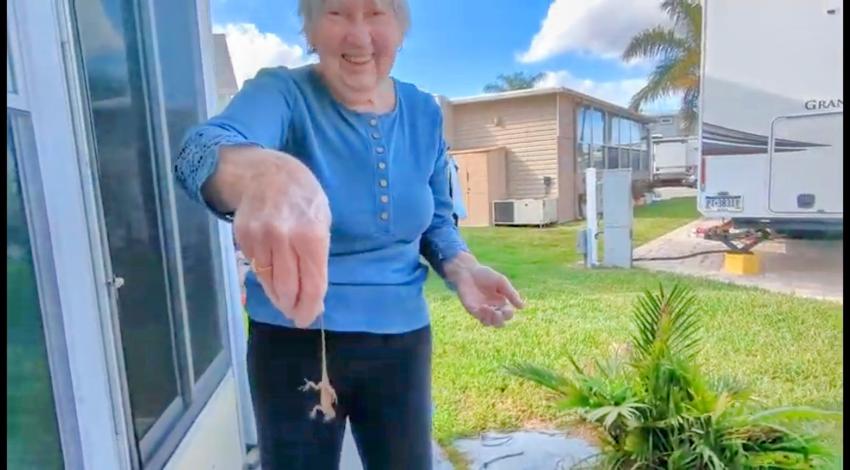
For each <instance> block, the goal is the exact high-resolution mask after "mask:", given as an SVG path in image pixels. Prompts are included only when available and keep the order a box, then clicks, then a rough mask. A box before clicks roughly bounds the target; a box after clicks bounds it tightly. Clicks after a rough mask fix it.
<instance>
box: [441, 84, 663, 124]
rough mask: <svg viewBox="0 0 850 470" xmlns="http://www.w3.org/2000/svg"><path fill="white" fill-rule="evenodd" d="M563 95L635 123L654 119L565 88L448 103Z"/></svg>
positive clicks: (500, 94) (525, 91) (469, 98)
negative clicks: (630, 119)
mask: <svg viewBox="0 0 850 470" xmlns="http://www.w3.org/2000/svg"><path fill="white" fill-rule="evenodd" d="M560 93H563V94H565V95H568V96H570V97H571V98H573V99H575V100H577V101H579V102H581V103H587V104H591V105H595V106H598V107H600V108H603V109H605V110H607V111H613V112H616V113H617V114H621V115H623V116H626V117H629V118H632V119H634V120H636V121H641V122H646V123H649V122H654V121H655V118H653V117H651V116H647V115H645V114H641V113H636V112H634V111H632V110H630V109H628V108H624V107H622V106H619V105H616V104H614V103H610V102H608V101H605V100H601V99H599V98H594V97H593V96H590V95H585V94H584V93H580V92H578V91H575V90H572V89H570V88H566V87H541V88H529V89H526V90H514V91H504V92H501V93H486V94H483V95H475V96H469V97H463V98H454V99H450V100H449V102H450V103H451V104H453V105H464V104H470V103H483V102H489V101H500V100H509V99H520V98H525V97H529V96H543V95H550V94H560Z"/></svg>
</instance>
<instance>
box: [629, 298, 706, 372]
mask: <svg viewBox="0 0 850 470" xmlns="http://www.w3.org/2000/svg"><path fill="white" fill-rule="evenodd" d="M695 305H696V297H695V296H694V295H693V293H692V291H690V290H689V289H688V288H686V287H684V286H682V285H679V284H677V285H676V286H674V287H673V289H672V290H671V291H670V293H669V294H667V293H665V292H664V289H663V288H661V289H659V292H658V293H657V294H656V293H653V292H649V291H647V292H645V293H644V295H643V296H642V297H641V298H640V299H639V300H638V302H637V305H636V307H635V329H636V330H637V333H636V334H635V335H634V336H633V342H634V347H635V351H636V352H637V359H638V360H646V359H648V358H650V357H653V356H655V355H657V354H668V353H669V354H671V355H673V356H683V357H688V358H689V357H692V356H693V355H695V354H696V353H697V352H698V347H699V317H698V313H699V312H698V310H697V309H696V308H695Z"/></svg>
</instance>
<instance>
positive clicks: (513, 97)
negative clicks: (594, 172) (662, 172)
mask: <svg viewBox="0 0 850 470" xmlns="http://www.w3.org/2000/svg"><path fill="white" fill-rule="evenodd" d="M437 100H438V102H439V103H440V106H441V108H442V110H443V116H444V122H445V127H444V132H445V135H446V140H447V142H448V145H449V147H450V153H451V154H452V156H454V158H455V160H456V161H457V163H458V166H459V177H460V182H461V190H462V191H463V194H464V202H465V203H466V207H467V212H468V217H467V218H466V219H465V220H462V221H461V225H466V226H482V225H493V223H494V209H493V202H494V201H499V200H529V199H530V200H547V204H548V205H552V206H554V208H553V210H554V212H555V214H556V216H555V217H554V218H555V219H556V221H557V222H566V221H570V220H574V219H577V218H581V217H583V206H584V204H583V195H584V176H583V175H584V173H583V170H584V169H585V168H587V167H588V166H593V167H596V168H599V169H616V168H631V169H632V171H633V178H634V179H635V180H649V178H650V173H651V172H650V170H651V168H652V164H651V160H652V159H651V147H650V145H649V140H648V132H647V129H648V128H647V125H648V124H649V123H650V122H652V118H650V117H648V116H644V115H642V114H638V113H635V112H633V111H630V110H628V109H626V108H623V107H620V106H617V105H614V104H612V103H608V102H605V101H602V100H599V99H596V98H593V97H591V96H587V95H584V94H581V93H578V92H576V91H573V90H570V89H567V88H536V89H529V90H520V91H510V92H504V93H493V94H487V95H481V96H475V97H471V98H460V99H451V100H449V99H447V98H445V97H442V96H438V97H437ZM532 202H533V201H532Z"/></svg>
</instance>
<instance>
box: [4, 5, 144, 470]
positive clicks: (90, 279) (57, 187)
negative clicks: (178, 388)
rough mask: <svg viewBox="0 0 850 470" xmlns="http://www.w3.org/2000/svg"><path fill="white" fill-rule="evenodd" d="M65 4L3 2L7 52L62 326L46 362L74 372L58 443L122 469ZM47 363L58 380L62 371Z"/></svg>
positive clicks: (81, 463) (73, 459)
mask: <svg viewBox="0 0 850 470" xmlns="http://www.w3.org/2000/svg"><path fill="white" fill-rule="evenodd" d="M64 8H65V5H64V2H62V1H53V0H8V2H7V14H8V16H7V18H8V19H7V22H8V23H7V24H9V27H10V30H17V31H16V38H15V39H16V42H17V43H18V45H19V48H18V50H17V51H16V53H13V56H15V55H16V56H17V57H16V58H18V59H19V60H18V64H16V65H17V66H18V68H19V69H21V74H20V75H19V76H21V77H26V79H25V80H24V79H19V80H18V82H19V84H20V85H21V86H22V87H24V88H25V93H24V96H25V97H26V100H25V101H26V106H27V107H28V109H27V110H28V111H29V112H30V113H31V116H32V123H33V133H34V135H35V146H36V149H37V154H38V162H37V167H38V177H39V179H40V181H41V186H42V188H43V189H44V190H43V196H44V215H45V219H46V221H47V231H48V234H49V240H50V246H49V251H50V254H51V255H52V259H53V264H54V268H55V278H56V284H57V297H58V304H59V311H60V312H61V322H60V324H59V325H58V329H60V330H61V333H60V334H61V335H62V336H63V339H64V349H63V350H57V349H56V348H53V350H50V351H49V353H50V355H51V356H52V358H51V359H52V360H51V362H52V363H57V362H60V361H57V360H56V359H57V358H59V359H63V360H64V361H62V362H65V363H66V364H67V367H68V373H69V377H70V381H69V383H67V384H66V387H68V388H69V390H59V391H58V392H59V394H60V395H61V394H64V393H68V394H70V395H71V396H72V402H73V415H71V416H73V417H74V419H73V421H74V422H73V423H70V424H69V423H67V422H66V423H62V424H60V428H61V429H62V431H63V432H62V434H63V436H62V444H63V446H67V444H68V443H74V442H78V445H79V447H78V449H75V448H74V447H71V448H69V449H64V448H63V452H64V453H66V455H65V459H66V466H68V465H71V466H68V468H84V469H98V468H110V469H116V470H125V469H129V468H131V466H130V461H129V458H130V453H129V451H128V449H127V448H126V445H124V443H126V442H128V439H127V436H126V434H125V429H126V428H125V427H124V426H123V425H122V424H121V415H120V413H118V412H116V408H115V407H114V404H115V403H116V401H115V400H116V398H117V397H116V396H115V389H114V387H113V383H112V378H114V377H115V375H114V369H113V367H114V366H115V364H112V363H110V362H111V361H110V360H109V358H110V351H111V350H112V348H111V347H110V345H109V343H108V342H107V341H108V338H109V337H110V334H109V328H108V325H107V324H106V323H105V319H106V318H108V315H107V312H108V310H105V308H106V305H107V304H104V303H103V301H102V298H101V295H102V294H101V293H102V291H103V289H104V288H105V287H106V286H105V279H104V278H102V277H100V276H98V273H97V271H96V266H97V264H98V263H97V260H99V259H100V258H99V256H100V253H99V252H98V251H97V250H94V249H93V246H96V243H97V240H93V237H96V236H97V233H96V232H92V230H90V226H89V221H90V214H89V213H88V211H87V204H86V202H87V201H86V199H87V195H86V191H85V190H84V188H85V187H86V186H85V184H87V182H86V181H85V178H84V176H83V175H84V174H85V172H83V171H81V169H83V168H85V166H83V165H85V164H87V157H88V155H87V154H86V146H85V141H79V140H78V139H77V134H75V126H74V120H75V117H78V116H73V115H72V111H71V110H72V109H74V106H73V105H72V102H73V100H75V99H77V97H76V95H75V94H74V93H73V92H71V90H75V88H73V85H74V84H75V82H74V81H73V80H70V79H69V76H68V75H67V72H68V69H67V68H66V67H65V65H66V64H67V63H72V62H69V61H70V60H71V59H72V57H70V56H69V54H70V52H71V48H70V47H68V45H69V44H70V42H69V40H68V37H69V36H68V35H67V34H66V33H67V29H66V28H65V27H64V26H65V23H64V21H63V20H64V19H65V13H66V11H64ZM12 104H14V103H12ZM19 104H20V103H18V105H19ZM80 144H81V145H80ZM45 235H47V234H45ZM52 369H53V370H52V371H51V372H52V373H51V376H52V377H53V379H54V381H56V379H57V372H58V373H61V371H57V370H55V368H52ZM58 378H60V379H61V377H58ZM60 383H61V382H60ZM57 415H58V416H59V420H60V422H61V421H63V419H66V418H64V416H67V415H68V413H66V412H63V410H62V406H61V403H58V402H57ZM69 451H70V452H71V454H72V455H68V452H69ZM74 453H78V455H77V456H74V455H73V454H74ZM77 459H78V460H77Z"/></svg>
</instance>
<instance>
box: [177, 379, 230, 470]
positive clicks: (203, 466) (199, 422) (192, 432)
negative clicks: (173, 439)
mask: <svg viewBox="0 0 850 470" xmlns="http://www.w3.org/2000/svg"><path fill="white" fill-rule="evenodd" d="M237 409H238V403H237V400H236V381H235V380H234V378H233V372H232V369H231V371H229V372H228V373H227V375H225V376H224V380H222V381H221V383H220V384H219V386H218V389H217V390H216V391H215V393H213V395H212V397H210V400H209V401H208V402H207V404H206V406H205V407H204V410H203V411H202V412H201V414H200V415H198V418H197V419H196V420H195V422H194V424H192V427H191V428H189V432H187V433H186V435H185V437H184V438H183V441H182V442H181V443H180V445H179V446H178V447H177V450H176V451H175V452H174V454H173V455H172V456H171V459H170V460H169V461H168V464H166V466H165V470H214V469H215V470H238V469H241V468H242V465H243V461H242V459H243V455H244V451H243V449H242V448H241V445H240V443H241V440H240V439H239V432H240V431H239V426H240V423H239V413H238V412H237Z"/></svg>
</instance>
